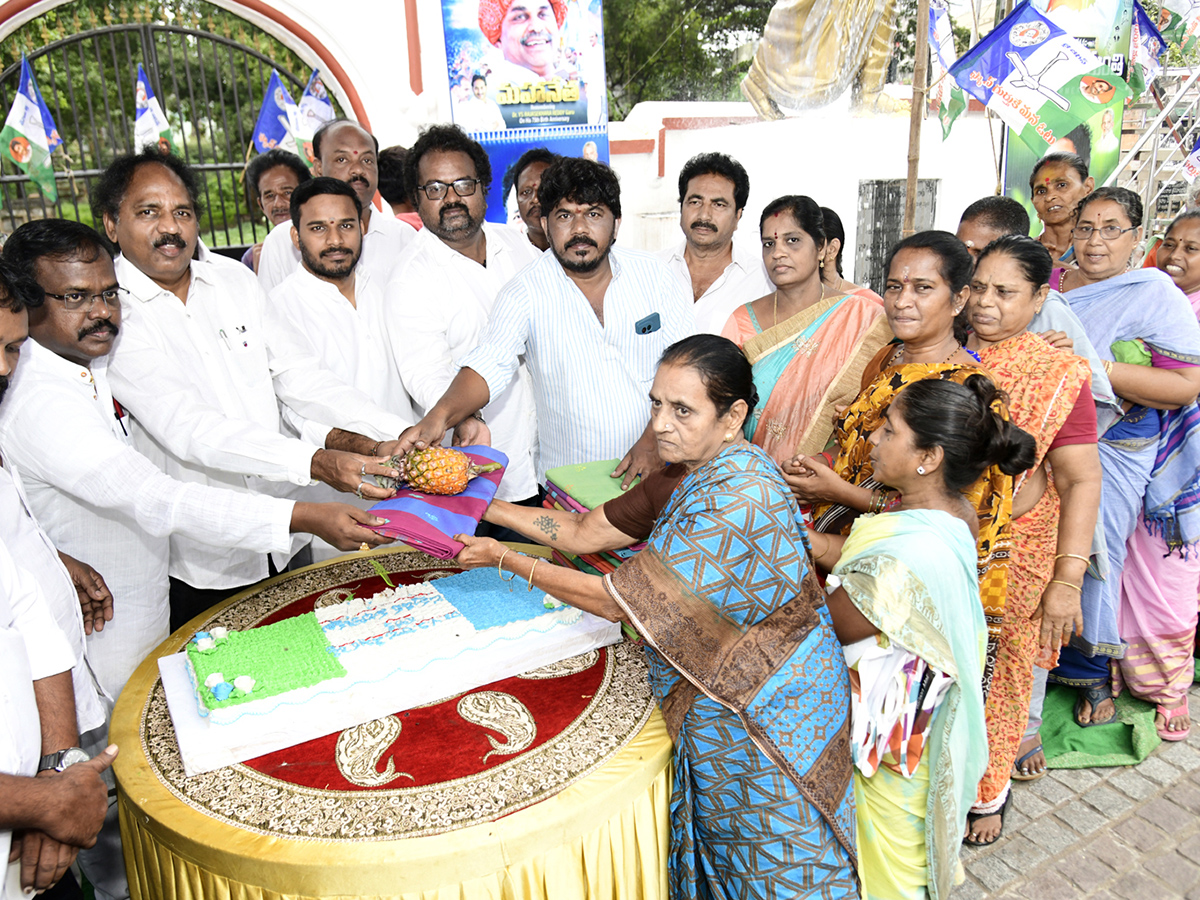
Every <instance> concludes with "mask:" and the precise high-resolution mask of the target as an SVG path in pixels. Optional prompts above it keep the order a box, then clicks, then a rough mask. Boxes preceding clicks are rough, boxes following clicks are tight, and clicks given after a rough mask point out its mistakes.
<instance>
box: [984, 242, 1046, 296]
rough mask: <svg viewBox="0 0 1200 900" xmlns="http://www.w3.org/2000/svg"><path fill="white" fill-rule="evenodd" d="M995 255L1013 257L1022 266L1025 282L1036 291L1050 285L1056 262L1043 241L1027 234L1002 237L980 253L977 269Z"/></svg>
mask: <svg viewBox="0 0 1200 900" xmlns="http://www.w3.org/2000/svg"><path fill="white" fill-rule="evenodd" d="M993 253H999V254H1001V255H1003V256H1011V257H1012V258H1013V259H1014V260H1015V261H1016V262H1017V264H1018V265H1020V267H1021V273H1022V274H1023V275H1024V276H1025V280H1026V281H1028V282H1029V283H1030V284H1032V285H1033V286H1034V288H1035V289H1036V288H1040V287H1041V286H1042V285H1043V284H1049V283H1050V272H1051V270H1052V269H1053V268H1054V261H1053V260H1052V259H1051V258H1050V251H1049V250H1047V249H1046V247H1045V245H1044V244H1042V243H1041V241H1035V240H1034V239H1033V238H1031V237H1030V236H1029V235H1027V234H1005V235H1001V236H1000V237H998V238H996V239H995V240H994V241H992V242H991V243H990V244H988V245H987V246H986V247H984V248H983V249H982V250H980V251H979V258H978V259H977V260H976V261H975V268H976V269H978V268H979V264H980V263H981V262H983V261H984V260H985V259H987V258H988V257H989V256H991V255H992V254H993Z"/></svg>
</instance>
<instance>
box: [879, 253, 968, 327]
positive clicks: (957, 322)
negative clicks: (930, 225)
mask: <svg viewBox="0 0 1200 900" xmlns="http://www.w3.org/2000/svg"><path fill="white" fill-rule="evenodd" d="M901 250H929V251H931V252H932V253H933V254H934V255H935V256H937V258H938V274H940V275H941V276H942V280H943V281H944V282H946V284H948V285H949V286H950V292H951V293H952V294H957V293H958V292H959V291H961V290H962V289H963V288H965V287H966V286H967V285H969V284H970V283H971V275H972V274H973V273H974V271H975V260H974V259H972V258H971V254H970V252H969V251H968V250H967V247H966V245H965V244H964V243H963V242H962V241H960V240H959V239H958V238H957V237H955V236H954V235H952V234H951V233H950V232H948V231H918V232H917V233H916V234H911V235H909V236H908V237H906V238H905V239H904V240H902V241H900V242H899V243H898V244H896V245H895V246H894V247H892V249H891V251H890V252H889V253H888V257H887V262H885V263H884V266H883V271H884V272H885V273H891V271H892V260H893V259H895V258H896V254H897V253H899V252H900V251H901ZM885 277H886V276H885ZM968 334H969V332H968V329H967V307H966V304H964V305H963V308H962V310H961V311H960V312H959V314H958V316H957V317H956V318H955V319H954V337H955V338H956V339H957V340H958V342H959V343H960V344H965V343H966V342H967V335H968Z"/></svg>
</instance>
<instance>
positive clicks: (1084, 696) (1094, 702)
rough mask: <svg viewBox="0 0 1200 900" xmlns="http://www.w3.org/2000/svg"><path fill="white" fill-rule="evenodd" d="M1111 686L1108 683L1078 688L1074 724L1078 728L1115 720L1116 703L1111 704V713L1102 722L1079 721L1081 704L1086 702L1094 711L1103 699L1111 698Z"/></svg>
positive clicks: (1081, 709) (1107, 723) (1110, 722)
mask: <svg viewBox="0 0 1200 900" xmlns="http://www.w3.org/2000/svg"><path fill="white" fill-rule="evenodd" d="M1112 699H1113V695H1112V688H1111V687H1109V686H1108V684H1102V685H1100V686H1099V687H1085V688H1080V689H1079V698H1078V699H1077V700H1076V701H1075V724H1076V725H1078V726H1079V727H1080V728H1091V727H1092V726H1094V725H1111V724H1112V723H1113V722H1115V721H1117V710H1116V704H1115V703H1114V704H1113V714H1112V715H1111V716H1109V717H1108V718H1107V719H1105V720H1104V721H1103V722H1096V721H1094V720H1093V721H1089V722H1080V721H1079V715H1080V713H1082V712H1083V704H1084V703H1087V704H1088V705H1089V706H1091V708H1092V712H1095V711H1096V707H1097V706H1099V705H1100V704H1101V703H1103V702H1104V701H1105V700H1112Z"/></svg>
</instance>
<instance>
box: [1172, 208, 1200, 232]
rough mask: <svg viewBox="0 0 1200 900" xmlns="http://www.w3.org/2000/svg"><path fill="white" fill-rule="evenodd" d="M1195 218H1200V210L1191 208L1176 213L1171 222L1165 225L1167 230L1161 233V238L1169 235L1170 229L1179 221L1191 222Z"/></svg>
mask: <svg viewBox="0 0 1200 900" xmlns="http://www.w3.org/2000/svg"><path fill="white" fill-rule="evenodd" d="M1197 219H1200V210H1195V209H1193V210H1188V211H1186V212H1181V213H1180V214H1179V215H1177V216H1176V217H1175V218H1174V219H1172V220H1171V224H1170V225H1168V226H1167V231H1166V234H1164V235H1163V238H1164V239H1165V238H1167V237H1169V236H1170V234H1171V231H1172V229H1174V228H1175V226H1176V225H1178V224H1179V223H1180V222H1191V221H1193V220H1197Z"/></svg>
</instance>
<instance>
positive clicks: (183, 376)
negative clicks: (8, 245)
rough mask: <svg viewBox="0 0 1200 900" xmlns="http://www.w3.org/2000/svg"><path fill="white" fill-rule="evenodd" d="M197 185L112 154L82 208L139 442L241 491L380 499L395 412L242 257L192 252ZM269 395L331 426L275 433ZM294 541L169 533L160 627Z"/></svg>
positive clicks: (147, 162) (188, 473) (248, 578)
mask: <svg viewBox="0 0 1200 900" xmlns="http://www.w3.org/2000/svg"><path fill="white" fill-rule="evenodd" d="M198 193H199V185H198V183H197V181H196V176H195V173H194V172H193V171H192V170H191V169H190V168H188V166H187V165H186V164H184V163H183V161H182V160H180V159H178V158H177V157H174V156H160V155H157V154H154V153H150V154H147V153H142V154H139V155H136V156H134V155H131V156H122V157H118V158H117V159H116V160H114V161H113V163H112V165H110V166H109V167H108V169H106V170H105V172H104V173H103V174H102V175H101V177H100V179H99V181H98V182H97V184H96V186H95V189H94V190H93V196H92V208H93V209H94V210H95V211H96V212H97V213H98V214H99V215H100V216H102V217H103V222H104V227H105V229H106V231H107V232H108V236H109V238H110V239H111V240H113V241H114V242H115V243H116V244H117V245H118V247H119V249H120V254H121V255H120V256H119V257H118V259H117V260H116V274H117V278H118V279H119V283H120V285H121V287H123V288H125V289H126V290H127V291H128V292H129V293H128V296H127V299H126V301H125V303H124V304H123V306H122V315H123V320H124V324H123V326H122V329H123V330H122V334H121V340H120V344H119V346H118V348H117V350H116V351H115V352H114V353H113V356H112V359H111V361H110V362H109V366H108V377H109V380H110V382H111V384H112V388H113V393H114V394H115V396H116V397H117V399H118V400H120V402H121V404H122V406H124V407H125V408H127V409H128V410H129V411H130V412H131V413H133V416H134V419H135V423H136V424H135V428H134V432H133V437H134V440H135V443H136V445H137V447H138V449H139V450H141V451H142V452H143V453H145V454H146V455H148V456H150V457H151V459H153V460H155V461H156V462H159V461H160V460H161V463H160V467H161V468H163V469H165V471H166V472H167V474H169V475H171V476H173V477H175V478H178V479H180V480H181V481H192V482H199V483H201V484H208V485H211V486H215V487H226V488H232V489H234V490H238V491H241V492H243V493H245V494H251V493H267V494H270V495H273V496H277V497H285V498H290V499H295V493H294V492H295V487H296V486H297V485H302V486H308V485H311V484H312V483H313V482H314V481H323V482H325V483H326V484H329V485H332V486H333V487H336V488H337V489H339V490H341V491H343V492H346V493H357V494H358V495H359V496H360V498H361V497H363V496H367V497H372V498H375V499H383V498H385V497H390V496H391V495H392V492H391V491H386V490H384V489H382V488H380V487H379V486H378V485H377V484H376V483H375V479H374V478H372V477H371V476H372V475H377V474H391V473H395V471H396V470H395V469H394V468H393V467H391V466H390V465H387V464H386V460H383V462H380V460H381V459H383V458H384V457H387V456H389V455H390V451H391V449H392V447H393V446H394V444H395V441H391V440H389V438H390V437H391V436H392V435H394V434H396V433H398V432H399V430H400V429H401V428H403V427H404V426H405V424H406V423H407V421H408V420H407V419H406V418H404V417H403V416H402V415H396V414H394V413H392V412H389V411H386V410H384V409H382V408H381V407H380V406H379V405H378V404H376V403H374V402H372V401H371V399H370V398H369V397H367V396H366V395H365V394H363V393H362V392H361V391H359V390H357V389H355V388H353V387H350V386H349V385H347V384H345V383H344V382H342V381H340V380H339V379H338V378H337V376H335V375H334V374H333V373H331V372H328V371H327V370H325V369H324V368H323V367H322V366H321V364H320V362H319V361H318V360H317V359H316V358H314V357H313V356H312V354H311V352H309V351H308V349H307V348H306V347H305V346H304V341H303V339H302V338H301V337H300V336H299V335H298V334H297V332H296V329H295V327H294V326H293V325H292V324H291V322H290V320H289V319H288V318H287V317H284V316H280V315H277V314H275V312H274V309H273V307H272V306H270V305H269V304H268V303H267V300H266V298H265V297H264V296H263V294H262V290H261V288H260V287H259V285H258V282H257V281H256V279H255V278H254V275H253V274H252V273H251V272H250V271H249V270H247V269H246V267H245V266H243V265H241V264H240V263H233V262H231V261H229V260H224V259H219V258H216V257H212V258H209V259H207V260H202V259H196V258H195V248H196V244H197V241H198V240H199V231H198V228H197V225H196V220H197V218H198V215H199V211H198V208H197V206H198V204H197V196H198ZM388 218H390V217H388ZM288 236H289V238H290V236H291V235H290V233H289V235H288ZM281 404H282V406H284V407H290V408H291V409H292V410H293V411H294V412H296V413H297V414H299V415H302V416H304V417H306V418H307V419H309V420H310V421H313V422H322V423H326V424H327V425H329V426H331V427H330V428H329V430H328V432H327V433H326V434H325V437H324V439H323V441H320V442H317V443H313V442H309V441H304V440H296V439H294V438H290V437H286V436H285V435H283V434H281V433H280V429H281V427H282V422H281V419H280V405H281ZM351 512H352V514H353V515H352V518H355V519H357V520H358V521H362V519H364V518H369V517H365V516H363V514H362V512H361V511H360V510H357V509H352V510H351ZM370 523H371V524H375V523H374V520H373V519H371V520H370ZM347 528H348V531H349V532H351V533H353V534H354V535H355V537H354V538H353V541H354V542H355V545H357V542H360V541H365V542H367V543H369V544H375V543H380V542H381V540H382V539H380V538H379V537H378V535H376V534H374V533H373V532H370V531H368V530H367V529H366V528H363V527H360V526H359V525H357V524H353V525H349V526H347ZM305 543H307V539H306V538H305V539H303V540H302V539H299V538H296V539H294V540H293V542H292V546H291V547H290V548H289V549H288V550H287V551H285V552H283V553H279V554H276V555H275V558H274V559H273V560H269V559H268V557H267V556H266V555H265V554H263V553H262V552H260V551H258V550H257V549H255V548H253V547H250V546H242V547H238V548H236V549H227V548H223V547H221V548H218V547H214V546H212V545H211V544H209V543H206V542H203V541H198V540H195V539H194V538H191V537H190V536H186V535H182V534H175V535H173V536H172V537H171V614H172V622H173V623H174V625H173V628H174V627H177V626H178V625H181V624H183V623H184V622H187V621H188V620H189V619H190V618H192V617H193V616H195V615H198V614H199V613H200V612H203V611H204V610H205V609H207V608H208V607H209V606H211V605H212V604H214V603H216V602H218V601H220V600H222V599H224V598H225V597H227V596H229V594H231V593H235V592H236V591H238V590H241V589H243V588H244V587H246V586H248V585H249V584H252V583H254V582H256V581H258V580H260V579H262V578H264V577H266V576H267V575H268V574H270V573H272V572H273V570H282V569H283V568H284V567H285V566H286V565H287V564H288V563H289V561H290V560H291V557H292V556H293V555H294V554H295V553H296V552H297V551H299V550H300V549H301V547H303V545H304V544H305ZM344 543H345V542H343V541H339V545H342V544H344ZM172 630H173V629H172Z"/></svg>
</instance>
